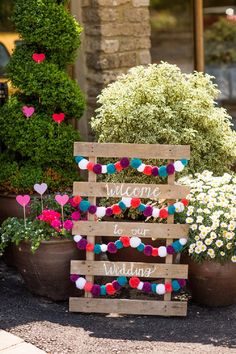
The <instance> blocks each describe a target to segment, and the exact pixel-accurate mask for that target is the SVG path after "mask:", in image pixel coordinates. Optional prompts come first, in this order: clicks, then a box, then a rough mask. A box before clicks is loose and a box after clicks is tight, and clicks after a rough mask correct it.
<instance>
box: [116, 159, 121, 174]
mask: <svg viewBox="0 0 236 354" xmlns="http://www.w3.org/2000/svg"><path fill="white" fill-rule="evenodd" d="M115 168H116V171H118V172H120V171H122V170H123V167H122V166H121V164H120V161H118V162H116V163H115Z"/></svg>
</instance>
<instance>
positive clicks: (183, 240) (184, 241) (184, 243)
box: [179, 238, 188, 246]
mask: <svg viewBox="0 0 236 354" xmlns="http://www.w3.org/2000/svg"><path fill="white" fill-rule="evenodd" d="M187 241H188V240H187V239H186V238H180V239H179V243H180V244H181V245H182V246H184V245H186V243H187Z"/></svg>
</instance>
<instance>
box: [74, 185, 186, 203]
mask: <svg viewBox="0 0 236 354" xmlns="http://www.w3.org/2000/svg"><path fill="white" fill-rule="evenodd" d="M189 193H190V188H189V187H187V186H182V185H168V184H141V183H136V184H132V183H105V182H100V183H99V182H98V183H93V182H74V184H73V194H74V195H80V196H81V197H107V198H110V197H116V198H122V197H125V198H148V199H152V200H157V199H180V198H185V197H186V195H188V194H189Z"/></svg>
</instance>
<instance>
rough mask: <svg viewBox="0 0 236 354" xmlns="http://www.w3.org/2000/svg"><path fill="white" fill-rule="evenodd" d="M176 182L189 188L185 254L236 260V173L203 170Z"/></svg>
mask: <svg viewBox="0 0 236 354" xmlns="http://www.w3.org/2000/svg"><path fill="white" fill-rule="evenodd" d="M178 182H179V183H180V184H184V185H188V186H190V188H191V192H190V195H189V196H188V199H189V201H190V203H189V206H188V207H187V209H186V223H188V224H189V225H190V238H189V254H191V255H192V256H193V257H194V258H196V259H199V260H200V259H207V258H208V259H209V258H210V259H216V260H231V261H232V262H236V176H235V175H230V174H228V173H225V174H224V175H223V176H221V177H214V176H213V175H212V172H210V171H204V172H203V173H202V174H199V173H198V174H196V175H195V176H194V177H192V176H187V177H183V178H181V179H180V180H179V181H178Z"/></svg>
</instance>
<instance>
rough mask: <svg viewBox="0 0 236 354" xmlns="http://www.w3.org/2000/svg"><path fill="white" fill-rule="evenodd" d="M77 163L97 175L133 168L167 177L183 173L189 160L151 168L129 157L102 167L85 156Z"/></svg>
mask: <svg viewBox="0 0 236 354" xmlns="http://www.w3.org/2000/svg"><path fill="white" fill-rule="evenodd" d="M75 161H76V163H77V164H78V166H79V168H80V169H81V170H86V169H87V170H89V171H93V172H94V173H96V174H101V173H108V174H112V173H115V172H120V171H122V170H123V169H126V168H128V167H129V166H131V167H132V168H135V169H137V171H138V172H141V173H144V174H145V175H147V176H150V175H152V176H155V177H157V176H159V177H167V176H169V175H173V174H174V173H175V172H181V171H183V169H184V167H186V166H187V164H188V160H185V159H183V160H178V161H175V162H174V163H169V164H168V165H167V166H160V167H157V166H151V165H145V164H144V163H143V162H142V160H140V159H137V158H133V159H131V160H129V159H128V158H127V157H123V158H122V159H121V160H120V161H117V162H115V163H109V164H107V165H101V164H99V163H97V164H94V163H92V162H89V161H88V160H87V159H85V158H84V157H83V156H76V157H75Z"/></svg>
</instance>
